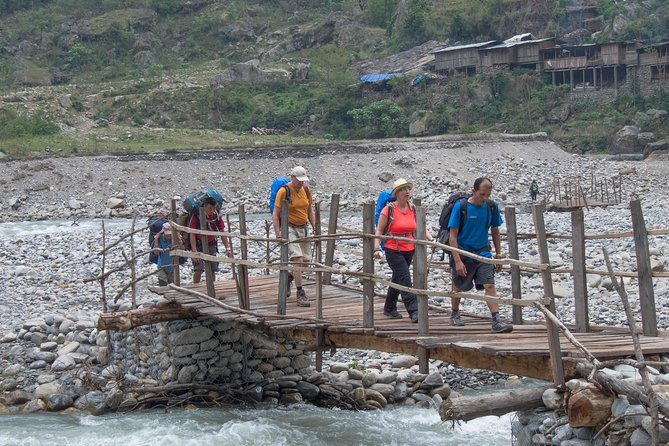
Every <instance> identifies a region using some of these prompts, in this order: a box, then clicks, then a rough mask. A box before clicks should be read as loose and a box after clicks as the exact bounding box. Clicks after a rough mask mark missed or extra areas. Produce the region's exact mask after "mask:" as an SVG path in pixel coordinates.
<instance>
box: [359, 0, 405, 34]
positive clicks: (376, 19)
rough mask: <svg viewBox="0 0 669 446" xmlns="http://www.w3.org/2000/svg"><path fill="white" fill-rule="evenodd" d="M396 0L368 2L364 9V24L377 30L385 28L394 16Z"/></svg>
mask: <svg viewBox="0 0 669 446" xmlns="http://www.w3.org/2000/svg"><path fill="white" fill-rule="evenodd" d="M397 3H398V0H368V1H367V7H366V8H365V22H366V23H367V24H369V25H372V26H378V27H379V28H386V27H387V26H388V25H389V24H390V20H391V19H392V18H393V15H394V14H395V8H397Z"/></svg>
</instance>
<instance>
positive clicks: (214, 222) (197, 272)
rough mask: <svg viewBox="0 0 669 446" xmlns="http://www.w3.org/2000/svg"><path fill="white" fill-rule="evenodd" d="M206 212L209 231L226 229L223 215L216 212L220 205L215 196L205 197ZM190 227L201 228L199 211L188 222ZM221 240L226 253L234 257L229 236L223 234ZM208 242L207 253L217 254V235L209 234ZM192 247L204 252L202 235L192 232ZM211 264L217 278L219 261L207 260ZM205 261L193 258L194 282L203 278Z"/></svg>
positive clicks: (193, 249)
mask: <svg viewBox="0 0 669 446" xmlns="http://www.w3.org/2000/svg"><path fill="white" fill-rule="evenodd" d="M202 206H203V208H204V212H205V214H206V217H207V225H206V230H207V231H218V232H224V231H225V224H224V223H223V217H222V216H221V215H220V214H219V213H218V212H216V211H217V209H218V207H217V204H216V200H215V199H214V198H213V197H207V198H205V199H204V204H203V205H202ZM188 227H189V228H192V229H200V217H199V215H198V213H197V212H195V213H193V216H192V217H191V218H190V221H189V222H188ZM221 241H222V242H223V246H224V247H225V255H226V256H228V257H232V248H231V247H230V240H228V238H227V237H224V236H221ZM207 244H208V247H209V251H208V252H206V253H205V254H210V255H213V256H215V255H216V253H218V243H217V241H216V237H214V236H213V235H208V236H207ZM190 249H191V251H196V252H204V251H203V250H202V235H200V234H193V233H191V234H190ZM206 263H207V264H209V265H210V268H211V272H212V278H213V280H216V271H218V262H206ZM204 265H205V262H204V261H203V260H202V259H195V258H194V259H193V283H200V280H201V279H202V271H204Z"/></svg>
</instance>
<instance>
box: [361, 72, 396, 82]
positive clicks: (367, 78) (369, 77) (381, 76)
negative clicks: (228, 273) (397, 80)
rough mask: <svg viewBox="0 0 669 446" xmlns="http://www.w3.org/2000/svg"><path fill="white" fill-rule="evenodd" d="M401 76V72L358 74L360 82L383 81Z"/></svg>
mask: <svg viewBox="0 0 669 446" xmlns="http://www.w3.org/2000/svg"><path fill="white" fill-rule="evenodd" d="M399 76H402V73H374V74H364V75H362V76H360V82H368V83H373V82H383V81H387V80H388V79H392V78H394V77H399Z"/></svg>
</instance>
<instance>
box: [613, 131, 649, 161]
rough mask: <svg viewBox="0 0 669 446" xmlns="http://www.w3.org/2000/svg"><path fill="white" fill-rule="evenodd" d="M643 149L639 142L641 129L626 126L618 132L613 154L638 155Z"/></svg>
mask: <svg viewBox="0 0 669 446" xmlns="http://www.w3.org/2000/svg"><path fill="white" fill-rule="evenodd" d="M641 147H642V146H641V143H640V142H639V127H637V126H635V125H626V126H625V127H623V128H621V129H620V130H618V132H616V135H615V138H614V143H613V151H612V153H615V154H627V153H636V152H639V151H640V150H641Z"/></svg>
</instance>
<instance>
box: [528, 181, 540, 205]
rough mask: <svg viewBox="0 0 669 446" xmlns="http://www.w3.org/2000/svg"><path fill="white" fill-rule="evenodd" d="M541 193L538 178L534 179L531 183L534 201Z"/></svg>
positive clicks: (531, 193)
mask: <svg viewBox="0 0 669 446" xmlns="http://www.w3.org/2000/svg"><path fill="white" fill-rule="evenodd" d="M538 193H539V185H538V184H537V181H536V180H532V182H531V183H530V195H531V196H532V201H537V194H538Z"/></svg>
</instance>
